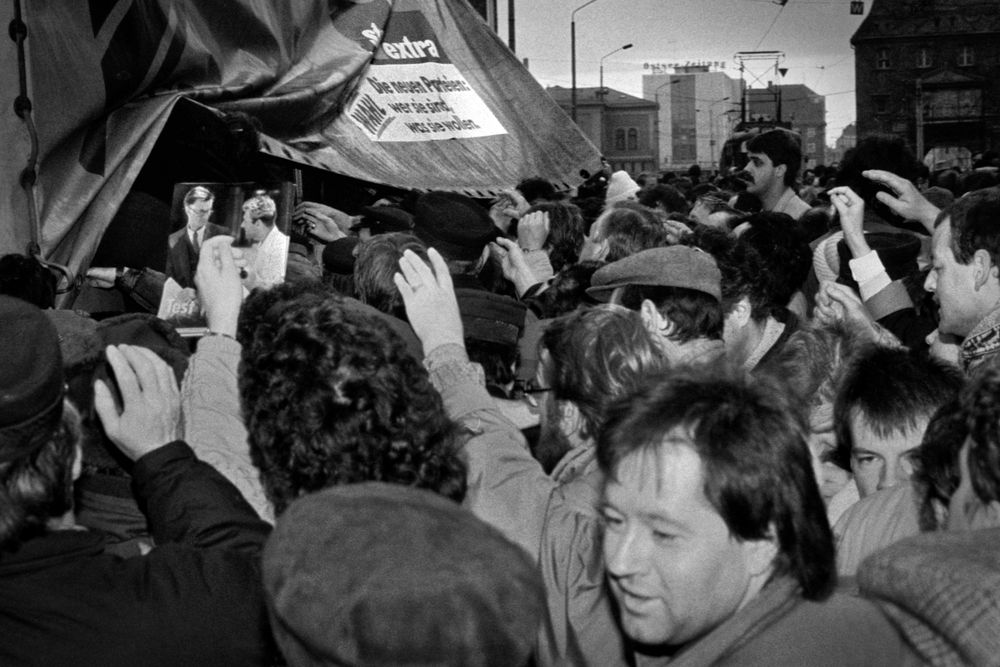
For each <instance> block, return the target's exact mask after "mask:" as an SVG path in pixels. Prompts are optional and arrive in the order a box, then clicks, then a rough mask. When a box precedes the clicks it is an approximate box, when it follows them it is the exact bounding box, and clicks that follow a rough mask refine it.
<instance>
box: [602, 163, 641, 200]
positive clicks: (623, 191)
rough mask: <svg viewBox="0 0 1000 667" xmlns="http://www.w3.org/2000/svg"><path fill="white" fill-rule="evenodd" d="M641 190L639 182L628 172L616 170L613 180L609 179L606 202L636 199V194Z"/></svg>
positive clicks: (612, 175)
mask: <svg viewBox="0 0 1000 667" xmlns="http://www.w3.org/2000/svg"><path fill="white" fill-rule="evenodd" d="M639 190H640V188H639V184H638V183H636V182H635V181H633V180H632V177H631V176H629V175H628V172H625V171H616V172H615V173H613V174H611V180H610V181H608V190H607V192H605V194H604V202H605V204H614V203H615V202H619V201H624V200H626V199H635V194H636V193H637V192H639Z"/></svg>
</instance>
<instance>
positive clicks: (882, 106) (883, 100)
mask: <svg viewBox="0 0 1000 667" xmlns="http://www.w3.org/2000/svg"><path fill="white" fill-rule="evenodd" d="M872 105H873V106H874V107H875V113H886V112H887V111H889V96H888V95H873V96H872Z"/></svg>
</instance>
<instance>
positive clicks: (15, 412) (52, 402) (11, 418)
mask: <svg viewBox="0 0 1000 667" xmlns="http://www.w3.org/2000/svg"><path fill="white" fill-rule="evenodd" d="M0 339H2V340H3V345H2V346H0V462H5V461H12V460H14V459H17V458H20V457H21V456H24V455H25V454H28V453H29V452H30V450H25V449H24V448H25V447H26V446H29V443H30V442H36V443H37V440H34V439H31V440H28V441H26V440H25V439H24V438H22V437H20V436H19V434H18V432H19V431H20V430H21V429H26V428H29V427H31V426H32V425H33V424H36V423H37V424H41V423H43V422H46V421H48V422H50V423H54V422H55V421H56V420H58V418H59V417H60V416H61V415H62V399H63V395H64V393H65V383H64V380H63V363H62V353H61V352H60V351H59V336H58V334H57V333H56V328H55V327H54V326H53V325H52V322H50V321H49V318H47V317H46V316H45V313H43V312H42V310H41V309H40V308H38V307H37V306H34V305H32V304H30V303H28V302H27V301H22V300H21V299H15V298H13V297H9V296H0Z"/></svg>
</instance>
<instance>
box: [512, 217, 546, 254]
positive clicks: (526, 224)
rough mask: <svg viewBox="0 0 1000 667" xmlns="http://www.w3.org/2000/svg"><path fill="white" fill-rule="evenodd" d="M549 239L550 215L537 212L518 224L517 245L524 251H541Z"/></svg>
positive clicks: (522, 219)
mask: <svg viewBox="0 0 1000 667" xmlns="http://www.w3.org/2000/svg"><path fill="white" fill-rule="evenodd" d="M548 238H549V214H548V213H547V212H545V211H535V212H533V213H529V214H527V215H526V216H524V217H523V218H521V219H520V220H519V221H518V223H517V244H518V245H519V246H520V247H521V249H522V250H525V251H531V250H541V249H542V248H543V247H544V246H545V241H546V239H548Z"/></svg>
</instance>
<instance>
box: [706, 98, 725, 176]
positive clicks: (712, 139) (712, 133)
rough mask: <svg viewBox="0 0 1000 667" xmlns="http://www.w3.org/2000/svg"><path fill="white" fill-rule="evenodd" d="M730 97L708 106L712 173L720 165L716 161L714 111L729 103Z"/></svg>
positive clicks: (709, 152)
mask: <svg viewBox="0 0 1000 667" xmlns="http://www.w3.org/2000/svg"><path fill="white" fill-rule="evenodd" d="M728 101H729V96H728V95H727V96H725V97H723V98H722V99H721V100H716V101H714V102H712V103H711V104H709V105H708V156H709V157H710V158H711V160H712V171H715V170H717V169H718V164H717V163H716V160H715V119H714V118H713V116H712V109H714V108H715V105H716V104H721V103H723V102H728Z"/></svg>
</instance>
